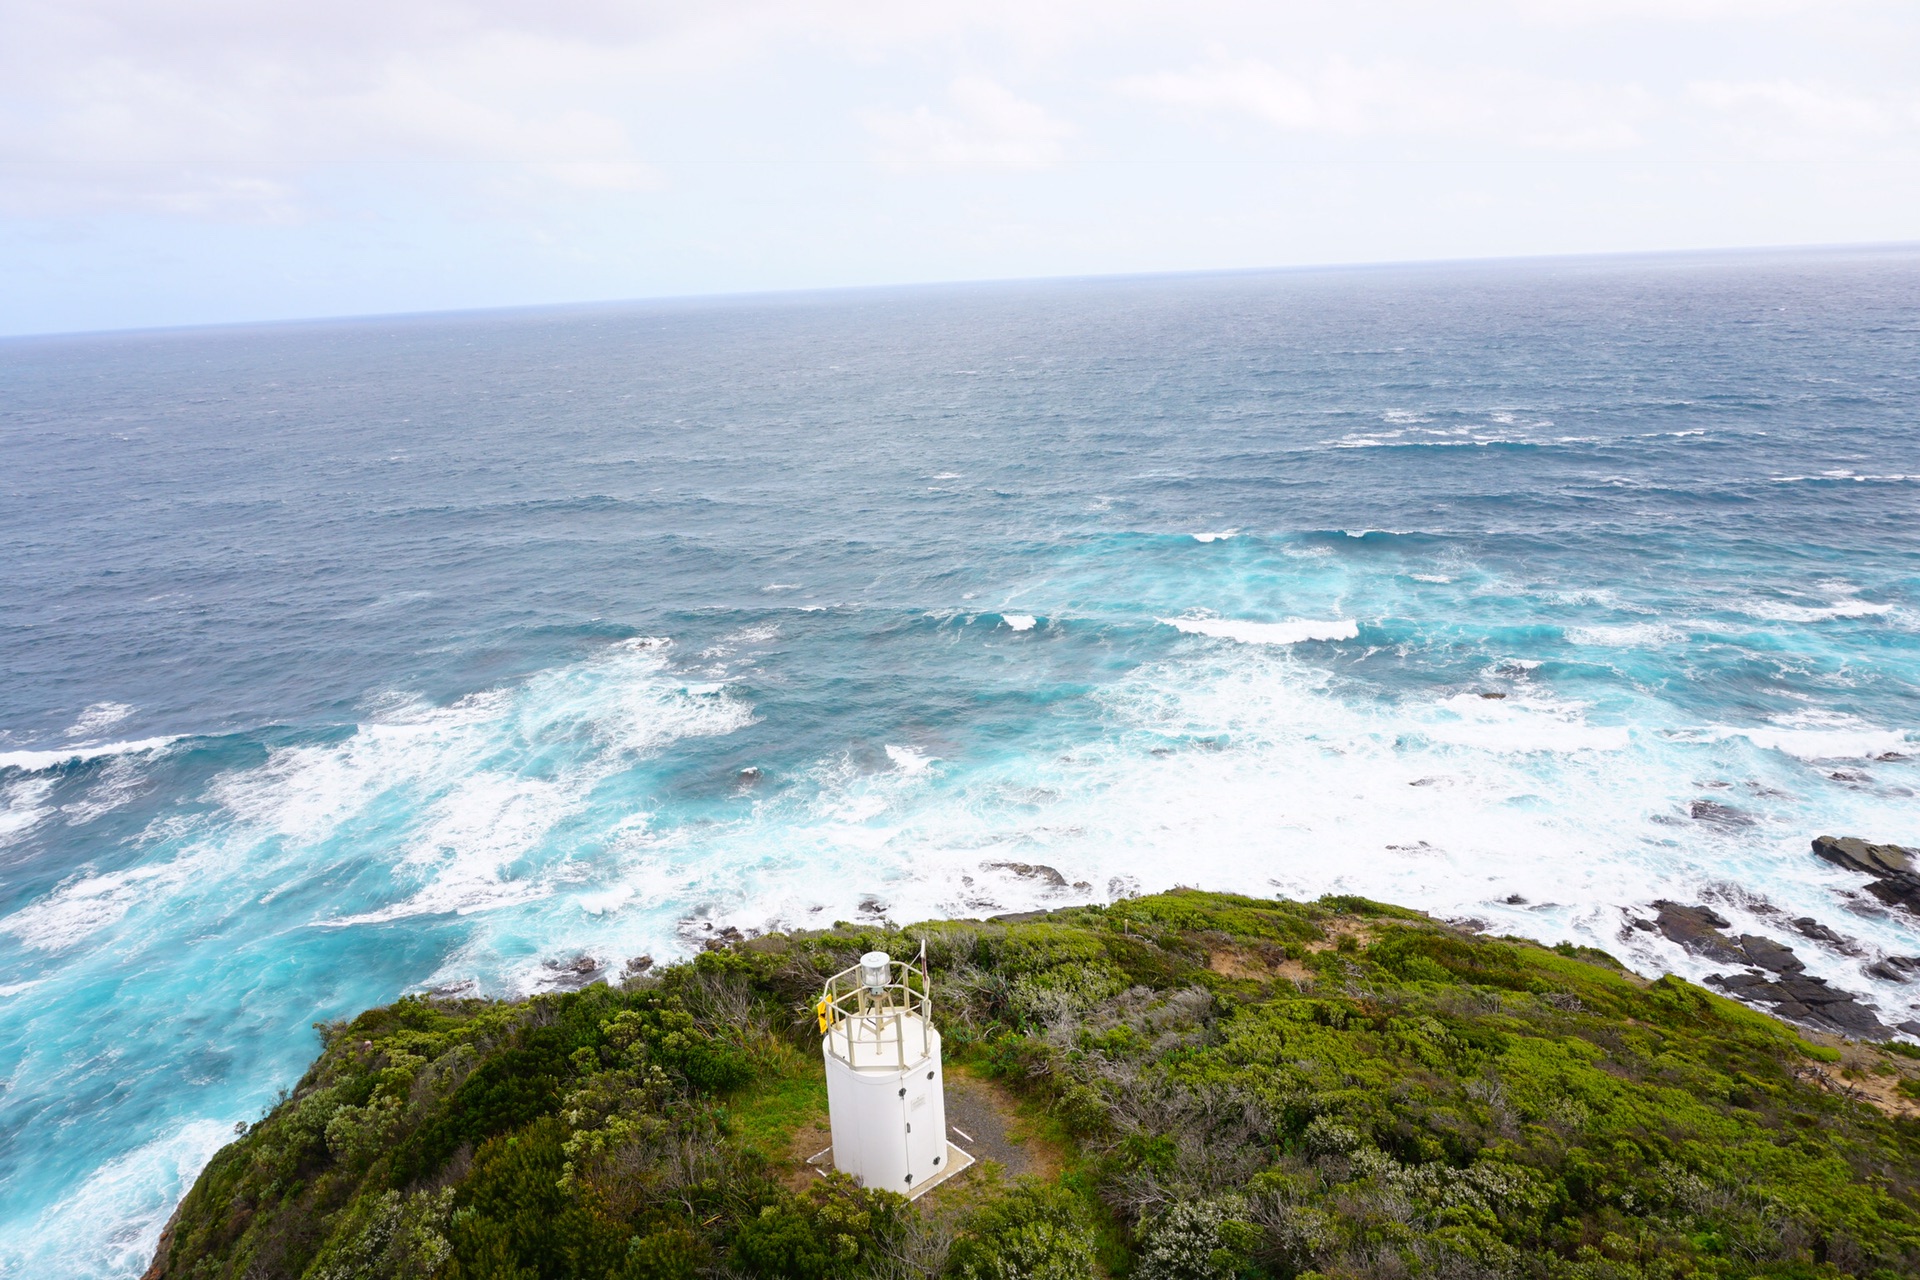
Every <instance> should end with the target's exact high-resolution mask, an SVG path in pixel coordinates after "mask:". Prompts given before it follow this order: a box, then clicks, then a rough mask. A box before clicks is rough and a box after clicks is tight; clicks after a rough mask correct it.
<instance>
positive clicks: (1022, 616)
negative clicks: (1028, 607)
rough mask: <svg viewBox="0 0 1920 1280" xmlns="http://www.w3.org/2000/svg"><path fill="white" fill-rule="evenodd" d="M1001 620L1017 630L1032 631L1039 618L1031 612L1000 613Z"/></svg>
mask: <svg viewBox="0 0 1920 1280" xmlns="http://www.w3.org/2000/svg"><path fill="white" fill-rule="evenodd" d="M1000 621H1002V622H1004V623H1006V624H1007V626H1008V627H1010V628H1012V629H1013V630H1015V631H1031V630H1033V625H1034V623H1036V622H1038V621H1039V619H1038V618H1036V617H1034V616H1033V615H1032V614H1030V613H1003V614H1001V615H1000Z"/></svg>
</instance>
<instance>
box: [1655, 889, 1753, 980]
mask: <svg viewBox="0 0 1920 1280" xmlns="http://www.w3.org/2000/svg"><path fill="white" fill-rule="evenodd" d="M1653 909H1654V910H1655V911H1657V912H1659V913H1660V914H1659V915H1658V916H1657V917H1656V918H1655V920H1654V926H1655V927H1656V928H1657V929H1659V930H1660V932H1661V933H1663V934H1665V935H1666V936H1667V937H1668V938H1669V939H1670V940H1672V941H1674V942H1677V943H1679V944H1680V945H1681V946H1683V947H1685V948H1686V949H1687V950H1689V951H1691V952H1693V953H1694V954H1695V955H1699V956H1705V957H1707V958H1708V959H1709V960H1720V961H1723V962H1725V963H1727V964H1745V963H1746V962H1747V957H1746V954H1745V953H1744V952H1742V951H1740V950H1739V949H1738V948H1736V947H1735V946H1734V945H1733V940H1732V939H1731V938H1729V937H1727V935H1726V934H1724V933H1722V932H1720V930H1722V929H1724V928H1726V927H1727V925H1728V924H1729V923H1731V922H1730V921H1728V920H1727V919H1725V918H1724V917H1723V916H1721V915H1719V914H1718V913H1717V912H1715V911H1714V910H1713V909H1712V908H1711V907H1684V906H1681V905H1680V904H1679V903H1677V902H1668V901H1667V900H1666V899H1664V898H1662V899H1661V900H1660V901H1658V902H1656V903H1654V904H1653Z"/></svg>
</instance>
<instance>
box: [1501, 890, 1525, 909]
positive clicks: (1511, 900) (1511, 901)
mask: <svg viewBox="0 0 1920 1280" xmlns="http://www.w3.org/2000/svg"><path fill="white" fill-rule="evenodd" d="M1500 901H1502V902H1504V903H1506V904H1507V905H1508V906H1510V907H1524V906H1526V905H1527V900H1526V899H1525V898H1523V897H1521V896H1520V895H1519V894H1517V893H1510V894H1508V895H1507V896H1506V897H1504V898H1502V899H1500Z"/></svg>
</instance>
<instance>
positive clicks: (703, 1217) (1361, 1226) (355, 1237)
mask: <svg viewBox="0 0 1920 1280" xmlns="http://www.w3.org/2000/svg"><path fill="white" fill-rule="evenodd" d="M922 939H924V940H925V942H926V945H927V950H928V956H929V958H930V961H931V965H932V969H933V975H934V980H935V983H936V994H937V998H938V1000H939V1002H940V1003H939V1005H938V1011H939V1015H940V1019H941V1023H942V1027H943V1030H944V1032H945V1034H946V1037H947V1052H948V1059H949V1061H950V1062H952V1063H953V1064H954V1066H955V1069H956V1070H957V1071H958V1072H960V1073H963V1074H966V1075H969V1076H971V1077H972V1078H975V1079H979V1080H984V1081H986V1082H988V1086H989V1087H991V1088H993V1089H996V1090H999V1091H1000V1093H1001V1095H1002V1096H1003V1097H1004V1098H1005V1099H1006V1100H1007V1103H1008V1105H1009V1106H1010V1107H1012V1108H1014V1109H1015V1110H1016V1111H1017V1112H1018V1113H1019V1114H1020V1115H1021V1116H1022V1117H1024V1123H1025V1124H1026V1126H1027V1128H1028V1130H1029V1131H1030V1132H1031V1133H1032V1134H1033V1135H1034V1136H1033V1138H1032V1140H1033V1141H1035V1142H1040V1143H1045V1144H1047V1145H1048V1147H1049V1149H1050V1150H1052V1151H1053V1153H1054V1156H1055V1158H1054V1159H1053V1160H1051V1161H1050V1163H1049V1166H1048V1168H1047V1171H1046V1172H1045V1174H1044V1176H1040V1177H1025V1178H1008V1177H1003V1176H1001V1174H1000V1172H999V1170H998V1169H997V1167H996V1166H995V1165H994V1164H992V1163H991V1162H983V1163H982V1164H981V1165H979V1166H976V1167H975V1168H974V1169H972V1170H969V1171H967V1172H966V1173H964V1174H962V1175H960V1176H959V1177H958V1178H956V1179H954V1180H953V1181H951V1182H950V1183H948V1184H946V1185H945V1186H942V1187H940V1188H938V1189H936V1190H935V1191H933V1192H932V1193H931V1194H929V1195H927V1196H925V1197H923V1198H922V1199H920V1200H919V1201H917V1202H915V1203H912V1204H909V1203H908V1202H907V1201H905V1200H903V1199H902V1198H900V1197H899V1196H896V1195H894V1194H892V1193H890V1192H881V1191H867V1190H863V1189H861V1188H858V1187H856V1186H854V1185H852V1184H851V1183H850V1182H848V1181H847V1180H846V1179H844V1178H839V1177H832V1178H828V1177H822V1176H820V1175H818V1174H817V1173H815V1172H814V1171H813V1170H812V1169H810V1168H809V1167H808V1166H806V1165H805V1164H804V1163H803V1158H804V1157H805V1156H806V1155H808V1154H811V1152H810V1151H809V1150H807V1148H808V1147H810V1146H818V1145H819V1140H818V1138H817V1129H815V1128H813V1126H817V1124H818V1122H819V1120H820V1117H821V1116H822V1115H823V1113H824V1105H825V1103H824V1084H823V1082H822V1071H821V1064H820V1060H819V1045H818V1039H817V1034H816V1033H815V1029H814V1023H813V1018H812V1014H811V1010H810V1006H811V1003H812V1000H813V998H814V997H815V995H816V993H817V992H818V989H819V986H820V981H821V979H822V977H823V976H824V975H826V974H828V973H831V972H833V971H835V970H838V969H840V968H843V967H845V966H846V965H848V964H850V963H851V962H852V961H853V959H854V958H855V957H856V956H857V955H858V954H859V953H861V952H862V951H866V950H869V949H884V950H891V951H893V952H895V953H908V952H911V951H914V950H916V949H917V948H918V946H919V944H920V942H921V940H922ZM323 1030H324V1034H325V1049H324V1051H323V1052H322V1054H321V1055H320V1057H319V1059H318V1060H317V1061H316V1062H315V1063H314V1065H313V1067H312V1069H311V1070H310V1071H309V1072H308V1073H307V1075H306V1076H305V1077H304V1078H303V1079H302V1080H301V1081H300V1082H299V1084H298V1086H297V1087H295V1088H294V1089H293V1090H292V1091H291V1092H290V1093H288V1094H287V1095H286V1096H285V1097H284V1098H283V1099H282V1101H281V1102H280V1103H279V1105H278V1106H276V1107H275V1108H273V1110H272V1111H271V1113H270V1114H268V1115H267V1116H265V1117H264V1118H263V1119H262V1120H260V1121H259V1123H257V1124H255V1125H253V1126H252V1127H251V1128H250V1130H249V1131H248V1132H246V1133H245V1134H244V1136H241V1137H240V1138H238V1139H237V1140H236V1141H235V1142H234V1143H233V1144H232V1145H230V1146H228V1147H227V1148H226V1149H225V1150H223V1151H221V1152H220V1153H219V1154H218V1155H217V1156H215V1157H214V1159H213V1161H212V1162H211V1163H210V1164H209V1166H208V1167H207V1169H206V1170H205V1172H204V1173H203V1174H202V1175H201V1177H200V1179H199V1181H198V1182H197V1183H196V1185H195V1186H194V1187H193V1189H192V1191H191V1192H190V1193H189V1194H188V1196H187V1197H186V1199H185V1201H184V1202H183V1203H182V1204H181V1206H180V1210H179V1212H178V1214H177V1215H176V1218H175V1221H174V1223H173V1224H172V1225H171V1226H170V1228H169V1229H168V1232H167V1235H166V1237H165V1239H164V1240H163V1241H162V1244H161V1247H160V1251H159V1254H158V1255H157V1256H156V1258H155V1260H154V1266H153V1270H152V1272H151V1273H150V1275H151V1276H153V1277H156V1278H157V1277H166V1280H202V1278H205V1280H212V1278H214V1277H223V1278H231V1280H241V1278H242V1277H249V1278H265V1277H276V1276H284V1277H308V1278H310V1280H347V1278H348V1277H353V1278H356V1280H357V1278H359V1277H393V1278H395V1280H426V1278H428V1277H447V1278H459V1280H480V1278H481V1277H488V1278H498V1280H507V1278H509V1277H511V1278H514V1280H535V1278H539V1280H546V1278H549V1277H553V1278H557V1277H586V1278H591V1280H668V1278H673V1280H692V1278H693V1277H704V1276H711V1277H795V1278H798V1280H812V1278H820V1280H824V1278H826V1277H834V1278H835V1280H842V1278H844V1280H860V1278H870V1280H892V1278H896V1277H898V1278H902V1280H904V1278H906V1277H953V1278H957V1280H1022V1278H1029V1280H1071V1278H1073V1277H1086V1276H1095V1275H1112V1276H1131V1277H1135V1278H1136V1280H1232V1278H1235V1277H1267V1276H1271V1277H1291V1278H1296V1280H1297V1278H1303V1277H1328V1278H1331V1277H1354V1278H1358V1277H1379V1278H1381V1280H1387V1278H1398V1277H1415V1276H1434V1277H1450V1278H1459V1280H1472V1278H1478V1277H1566V1278H1568V1280H1576V1278H1577V1280H1655V1278H1658V1280H1666V1278H1669V1277H1686V1276H1694V1277H1748V1276H1780V1277H1807V1278H1809V1280H1811V1278H1813V1277H1831V1276H1860V1277H1874V1278H1875V1280H1893V1278H1894V1277H1905V1276H1913V1275H1917V1274H1920V1121H1916V1120H1915V1119H1913V1118H1911V1115H1910V1114H1909V1113H1910V1111H1911V1108H1910V1107H1909V1106H1908V1104H1907V1100H1908V1099H1910V1098H1912V1097H1915V1096H1920V1062H1916V1061H1914V1060H1913V1059H1912V1058H1910V1057H1909V1056H1906V1052H1907V1051H1905V1050H1904V1049H1903V1047H1902V1046H1900V1045H1890V1046H1884V1047H1875V1046H1866V1045H1857V1044H1848V1045H1844V1046H1841V1047H1835V1044H1837V1042H1835V1044H1826V1045H1823V1044H1817V1043H1814V1042H1812V1041H1810V1040H1808V1039H1805V1038H1803V1037H1802V1036H1801V1035H1800V1034H1799V1033H1797V1032H1796V1031H1794V1030H1793V1029H1792V1028H1790V1027H1789V1026H1787V1025H1786V1024H1784V1023H1782V1022H1780V1021H1777V1020H1775V1019H1773V1018H1771V1017H1768V1016H1766V1015H1764V1014H1761V1013H1758V1012H1755V1011H1753V1010H1751V1009H1748V1008H1746V1007H1743V1006H1741V1005H1739V1004H1736V1003H1734V1002H1732V1001H1731V1000H1728V999H1726V998H1724V997H1722V996H1720V995H1717V994H1714V993H1713V992H1710V991H1707V990H1704V989H1702V988H1700V987H1696V986H1693V985H1691V984H1689V983H1686V982H1684V981H1681V980H1679V979H1677V978H1671V977H1668V978H1662V979H1660V980H1658V981H1653V982H1649V981H1646V980H1644V979H1641V978H1639V977H1637V976H1635V975H1633V974H1631V973H1628V972H1626V971H1624V970H1623V969H1622V968H1621V967H1620V966H1619V965H1618V964H1616V963H1615V962H1614V961H1613V960H1611V959H1610V958H1609V957H1608V956H1606V955H1604V954H1602V953H1600V952H1597V951H1592V950H1585V949H1578V948H1574V947H1569V946H1562V947H1558V948H1546V947H1542V946H1538V945H1535V944H1533V943H1529V942H1524V941H1520V940H1515V939H1495V938H1488V937H1483V936H1477V935H1472V934H1468V933H1463V932H1461V931H1458V930H1456V929H1453V928H1450V927H1448V926H1446V925H1443V924H1440V923H1438V922H1435V921H1433V920H1430V919H1428V918H1426V917H1425V916H1422V915H1419V914H1417V913H1414V912H1410V911H1403V910H1399V909H1396V908H1393V907H1389V906H1384V905H1381V904H1378V903H1374V902H1369V901H1365V900H1362V899H1356V898H1324V899H1322V900H1320V901H1319V902H1316V903H1296V902H1285V901H1268V900H1259V899H1250V898H1242V897H1235V896H1230V895H1223V894H1208V893H1199V892H1193V891H1178V892H1174V893H1166V894H1160V895H1156V896H1152V897H1145V898H1136V899H1132V900H1129V901H1124V902H1120V903H1116V904H1114V905H1112V906H1108V907H1083V908H1073V909H1068V910H1063V911H1058V912H1053V913H1051V914H1048V915H1046V916H1044V917H1041V918H1037V919H1025V920H1011V921H1005V922H984V923H983V922H979V921H957V922H948V923H936V924H927V925H921V926H915V927H911V928H908V929H905V930H896V929H891V928H861V927H855V926H850V925H847V926H840V927H838V928H836V929H834V930H831V931H826V932H821V933H811V934H796V935H789V936H771V937H765V938H756V939H751V940H742V941H740V942H737V943H734V944H732V945H729V946H725V947H722V948H720V949H716V950H712V951H709V952H706V953H704V954H702V955H700V956H698V957H697V958H696V959H694V960H693V961H691V962H688V963H684V964H678V965H673V966H668V967H665V968H664V969H662V970H660V971H658V972H650V973H645V974H639V975H633V976H630V977H628V978H627V979H626V980H624V981H623V982H621V983H619V984H618V985H606V984H595V985H593V986H590V987H587V988H585V989H584V990H580V991H577V992H570V993H560V994H549V995H541V996H537V997H534V998H532V999H528V1000H522V1001H513V1002H495V1001H484V1000H445V999H430V998H425V997H414V998H408V999H404V1000H400V1001H398V1002H396V1003H395V1004H392V1005H390V1006H387V1007H386V1008H382V1009H375V1010H372V1011H370V1012H367V1013H365V1014H362V1015H361V1016H360V1017H358V1018H356V1019H355V1020H353V1021H352V1022H351V1023H348V1024H343V1025H334V1026H328V1027H326V1028H324V1029H323ZM810 1133H812V1134H814V1135H815V1140H814V1141H813V1142H811V1143H809V1142H806V1141H804V1139H805V1138H806V1137H807V1136H808V1135H809V1134H810Z"/></svg>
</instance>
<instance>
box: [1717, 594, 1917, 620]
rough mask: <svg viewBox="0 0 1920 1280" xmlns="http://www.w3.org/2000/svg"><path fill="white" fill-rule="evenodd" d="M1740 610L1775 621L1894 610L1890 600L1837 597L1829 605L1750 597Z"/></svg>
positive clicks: (1865, 615) (1873, 614) (1864, 615)
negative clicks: (1887, 601) (1880, 601)
mask: <svg viewBox="0 0 1920 1280" xmlns="http://www.w3.org/2000/svg"><path fill="white" fill-rule="evenodd" d="M1739 609H1740V612H1742V613H1744V614H1746V615H1748V616H1749V617H1754V618H1766V619H1768V620H1770V621H1774V622H1825V621H1827V620H1829V619H1832V618H1871V617H1877V616H1879V615H1881V614H1885V613H1891V612H1892V611H1893V606H1892V605H1890V604H1877V603H1875V602H1874V601H1871V600H1837V601H1834V602H1833V603H1831V604H1825V605H1803V604H1794V603H1793V602H1792V601H1789V600H1767V599H1758V598H1756V599H1749V600H1744V601H1742V602H1741V603H1740V605H1739Z"/></svg>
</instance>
